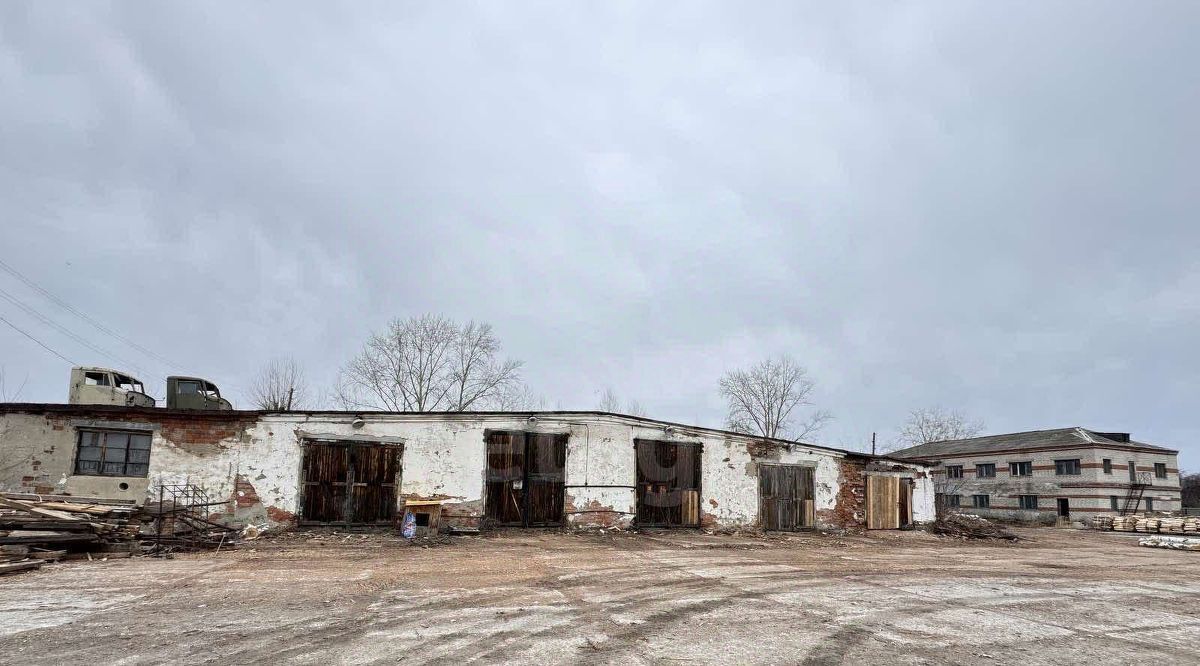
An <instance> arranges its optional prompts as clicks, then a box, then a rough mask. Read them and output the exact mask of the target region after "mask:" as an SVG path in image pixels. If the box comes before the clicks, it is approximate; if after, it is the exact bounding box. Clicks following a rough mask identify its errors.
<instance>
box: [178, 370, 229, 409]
mask: <svg viewBox="0 0 1200 666" xmlns="http://www.w3.org/2000/svg"><path fill="white" fill-rule="evenodd" d="M167 408H168V409H214V410H222V409H233V405H232V404H230V403H229V401H228V400H226V399H225V398H222V397H221V391H220V389H218V388H217V385H216V384H214V383H212V382H210V381H208V380H207V379H201V378H199V377H167Z"/></svg>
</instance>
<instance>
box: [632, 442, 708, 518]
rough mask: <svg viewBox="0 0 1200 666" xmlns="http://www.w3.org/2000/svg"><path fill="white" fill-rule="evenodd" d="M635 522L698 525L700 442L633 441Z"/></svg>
mask: <svg viewBox="0 0 1200 666" xmlns="http://www.w3.org/2000/svg"><path fill="white" fill-rule="evenodd" d="M634 450H635V451H636V455H637V524H638V525H639V526H642V527H699V526H700V478H701V475H700V454H701V449H700V444H698V443H688V442H660V441H654V440H647V439H638V440H634Z"/></svg>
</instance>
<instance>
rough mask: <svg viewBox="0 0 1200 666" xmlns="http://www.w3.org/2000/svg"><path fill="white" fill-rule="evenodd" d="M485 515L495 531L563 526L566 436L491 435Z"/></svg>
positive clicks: (516, 433)
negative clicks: (499, 526) (508, 528)
mask: <svg viewBox="0 0 1200 666" xmlns="http://www.w3.org/2000/svg"><path fill="white" fill-rule="evenodd" d="M485 437H486V439H487V470H486V478H485V480H484V494H485V499H484V515H485V516H486V517H487V518H488V519H489V520H490V521H491V522H492V523H493V524H496V525H507V526H520V527H549V526H553V525H561V524H562V522H563V502H564V499H565V493H566V490H565V485H564V484H565V482H566V467H567V435H549V434H541V433H532V432H500V431H488V432H487V433H486V435H485Z"/></svg>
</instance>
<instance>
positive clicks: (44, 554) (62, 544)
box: [0, 493, 141, 573]
mask: <svg viewBox="0 0 1200 666" xmlns="http://www.w3.org/2000/svg"><path fill="white" fill-rule="evenodd" d="M136 511H137V508H136V507H135V506H134V505H133V504H132V503H131V502H118V503H111V502H106V501H105V502H102V501H99V500H94V499H86V500H83V501H78V500H77V499H76V498H72V497H69V496H64V495H54V496H46V495H23V494H13V493H8V494H3V493H0V573H12V572H17V571H27V570H31V569H36V568H38V567H40V566H41V565H42V563H44V562H48V561H54V560H57V559H107V558H113V557H129V556H130V555H131V554H132V553H134V552H140V550H141V549H140V545H139V542H138V531H139V528H140V524H139V523H138V521H137V520H136Z"/></svg>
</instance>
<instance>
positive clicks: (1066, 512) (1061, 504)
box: [1058, 497, 1071, 518]
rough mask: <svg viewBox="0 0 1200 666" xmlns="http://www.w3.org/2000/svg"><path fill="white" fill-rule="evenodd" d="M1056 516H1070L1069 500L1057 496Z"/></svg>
mask: <svg viewBox="0 0 1200 666" xmlns="http://www.w3.org/2000/svg"><path fill="white" fill-rule="evenodd" d="M1058 517H1059V518H1070V517H1071V501H1070V500H1068V499H1067V498H1065V497H1060V498H1058Z"/></svg>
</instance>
